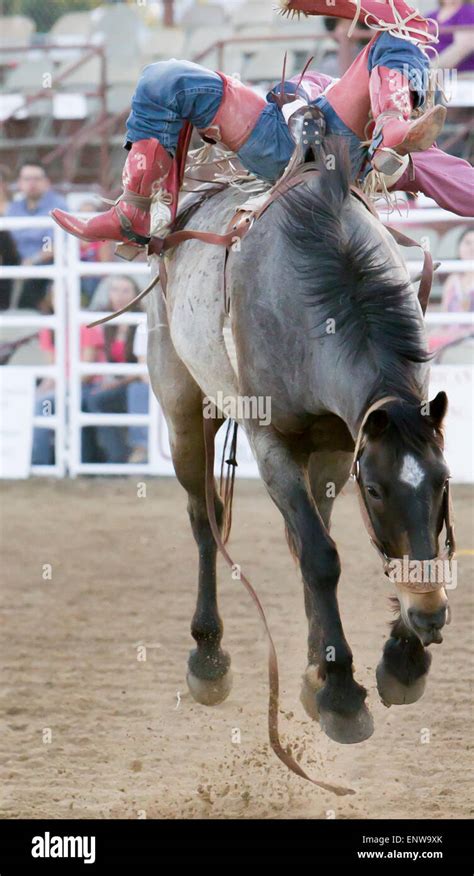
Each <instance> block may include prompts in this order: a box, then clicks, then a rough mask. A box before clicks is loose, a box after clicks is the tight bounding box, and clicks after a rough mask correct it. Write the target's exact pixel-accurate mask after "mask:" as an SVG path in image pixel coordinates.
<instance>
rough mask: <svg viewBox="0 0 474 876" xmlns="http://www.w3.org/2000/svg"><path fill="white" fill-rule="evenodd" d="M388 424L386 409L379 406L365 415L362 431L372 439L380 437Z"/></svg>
mask: <svg viewBox="0 0 474 876" xmlns="http://www.w3.org/2000/svg"><path fill="white" fill-rule="evenodd" d="M388 424H389V416H388V414H387V411H384V410H383V409H382V408H379V409H378V410H376V411H372V413H371V414H369V416H368V417H367V419H366V421H365V423H364V432H365V434H366V435H367V437H368V438H372V439H373V440H374V439H376V438H380V436H381V435H382V433H383V432H385V429H386V428H387V426H388Z"/></svg>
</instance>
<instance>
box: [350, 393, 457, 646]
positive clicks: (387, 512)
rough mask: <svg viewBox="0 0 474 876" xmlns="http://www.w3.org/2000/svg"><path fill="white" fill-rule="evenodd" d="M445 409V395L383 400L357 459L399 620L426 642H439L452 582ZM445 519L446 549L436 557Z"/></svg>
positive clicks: (365, 429) (365, 508) (366, 511)
mask: <svg viewBox="0 0 474 876" xmlns="http://www.w3.org/2000/svg"><path fill="white" fill-rule="evenodd" d="M446 409H447V397H446V394H445V393H444V392H440V393H438V395H437V396H436V398H435V399H433V401H432V402H429V403H424V404H423V403H421V404H408V403H407V402H404V401H401V400H388V401H387V402H385V403H383V404H382V405H381V406H380V407H376V408H375V409H373V410H371V411H370V412H369V414H368V415H367V416H366V419H365V422H364V423H363V425H362V427H361V433H360V444H359V448H358V451H357V453H356V457H357V459H356V462H355V475H356V479H357V482H358V486H359V491H360V498H361V507H362V512H363V515H364V517H365V522H366V524H367V528H368V530H369V533H370V534H371V536H372V539H373V541H374V543H375V546H376V547H377V548H378V550H379V552H380V553H381V554H382V556H383V559H384V566H385V571H386V573H387V574H389V577H390V578H391V580H392V581H393V582H394V584H395V586H396V591H397V597H398V600H399V603H400V609H401V615H402V619H403V620H404V622H405V625H406V626H407V627H408V629H410V630H411V631H413V633H415V634H416V635H417V636H418V638H419V639H420V640H421V642H422V643H423V645H429V644H430V643H431V642H441V641H442V636H441V633H440V630H441V628H442V627H443V626H444V624H445V623H446V621H447V619H448V599H447V595H446V585H448V586H449V585H451V586H453V583H452V579H451V577H450V576H451V574H452V572H451V564H450V562H449V560H448V555H449V557H450V555H451V553H452V551H453V549H454V542H453V533H452V527H451V524H450V511H449V470H448V467H447V465H446V462H445V459H444V456H443V440H442V423H443V419H444V416H445V414H446ZM443 524H445V525H446V536H447V548H446V552H445V554H444V555H443V554H441V555H440V554H439V549H438V542H439V536H440V533H441V530H442V529H443ZM430 560H431V561H432V562H431V563H430V562H427V561H430Z"/></svg>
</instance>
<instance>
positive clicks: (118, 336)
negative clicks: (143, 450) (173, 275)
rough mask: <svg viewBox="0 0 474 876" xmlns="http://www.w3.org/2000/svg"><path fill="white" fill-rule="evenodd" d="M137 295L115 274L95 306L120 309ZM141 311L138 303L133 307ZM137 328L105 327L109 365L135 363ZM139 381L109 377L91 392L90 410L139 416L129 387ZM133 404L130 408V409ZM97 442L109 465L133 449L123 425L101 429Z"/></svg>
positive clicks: (127, 279) (100, 291)
mask: <svg viewBox="0 0 474 876" xmlns="http://www.w3.org/2000/svg"><path fill="white" fill-rule="evenodd" d="M137 294H138V288H137V286H136V284H135V283H134V281H133V280H132V279H131V278H130V277H125V276H120V275H112V276H111V277H107V278H106V280H103V281H102V282H101V283H100V284H99V286H98V288H97V290H96V293H95V295H94V299H93V304H94V306H95V309H99V310H111V311H114V310H120V309H121V308H122V307H125V306H126V305H127V304H129V303H130V301H131V300H132V299H133V298H134V297H135V296H136V295H137ZM133 310H134V311H140V310H141V308H140V306H139V304H136V305H135V306H134V307H133ZM135 332H136V326H129V325H124V324H123V323H122V324H120V323H115V324H114V323H107V324H106V325H105V326H104V342H105V346H104V349H105V357H106V361H107V362H136V361H137V358H136V356H135V354H134V351H133V348H134V338H135ZM136 380H137V378H136V377H135V376H132V375H126V376H123V377H113V378H109V377H106V378H104V379H103V381H102V382H101V383H100V384H97V385H96V386H95V387H94V389H93V390H92V392H91V394H90V396H89V397H88V400H87V409H88V410H89V411H91V412H94V413H101V414H103V413H113V414H124V413H127V411H128V412H129V413H140V410H136V409H135V406H136V405H138V406H140V405H141V404H142V400H141V398H140V397H139V394H133V393H132V395H131V396H129V387H130V386H131V384H132V383H134V382H135V381H136ZM129 405H131V407H129ZM97 440H98V442H99V445H100V447H101V449H102V451H103V453H104V456H105V460H106V462H110V463H123V462H127V460H128V459H129V457H130V455H131V453H132V452H133V447H132V446H131V444H130V430H127V429H126V428H125V427H120V426H99V427H98V428H97Z"/></svg>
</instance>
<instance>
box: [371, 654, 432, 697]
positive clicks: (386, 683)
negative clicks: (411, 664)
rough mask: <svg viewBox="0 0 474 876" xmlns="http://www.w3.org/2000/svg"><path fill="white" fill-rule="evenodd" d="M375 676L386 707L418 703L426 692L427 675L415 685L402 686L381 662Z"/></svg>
mask: <svg viewBox="0 0 474 876" xmlns="http://www.w3.org/2000/svg"><path fill="white" fill-rule="evenodd" d="M375 676H376V679H377V690H378V692H379V696H380V699H381V700H382V702H383V704H384V706H407V705H409V704H410V703H416V701H417V700H419V699H420V697H422V696H423V694H424V692H425V687H426V679H427V673H425V674H424V675H420V677H419V678H417V679H416V681H414V682H413V684H410V685H407V684H402V682H401V681H399V680H398V678H395V676H394V675H392V674H391V672H389V671H388V669H387V667H386V665H385V663H384V661H383V660H381V661H380V663H379V665H378V666H377V669H376V671H375Z"/></svg>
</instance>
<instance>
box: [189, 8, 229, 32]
mask: <svg viewBox="0 0 474 876" xmlns="http://www.w3.org/2000/svg"><path fill="white" fill-rule="evenodd" d="M228 21H229V16H228V14H227V11H226V9H225V8H224V6H222V5H218V4H214V3H206V4H202V3H195V4H194V6H191V7H190V8H189V9H187V10H186V12H185V13H184V15H183V17H182V19H181V21H180V25H181V27H182V28H183V29H184V30H185V31H186V33H192V31H193V30H196V28H198V27H218V26H220V25H225V24H227V23H228Z"/></svg>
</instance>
